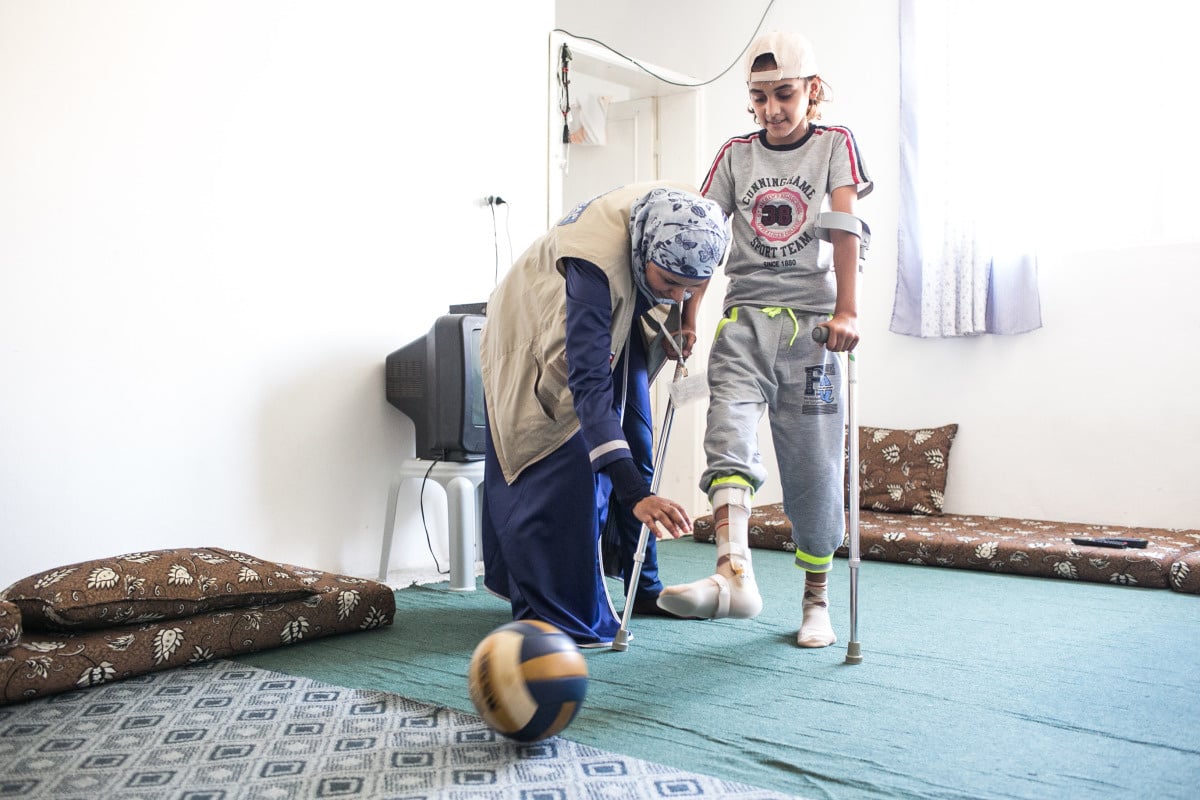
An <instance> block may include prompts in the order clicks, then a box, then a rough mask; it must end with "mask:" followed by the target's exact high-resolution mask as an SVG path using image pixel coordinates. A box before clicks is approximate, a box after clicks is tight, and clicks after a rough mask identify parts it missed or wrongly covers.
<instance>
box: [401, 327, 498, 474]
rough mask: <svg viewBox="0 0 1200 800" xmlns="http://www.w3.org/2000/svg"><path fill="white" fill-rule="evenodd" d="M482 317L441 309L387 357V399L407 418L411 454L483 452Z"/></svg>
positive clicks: (477, 455)
mask: <svg viewBox="0 0 1200 800" xmlns="http://www.w3.org/2000/svg"><path fill="white" fill-rule="evenodd" d="M452 309H453V307H452ZM484 319H485V317H484V316H483V315H482V314H474V313H450V314H444V315H442V316H441V317H438V319H437V320H436V321H435V322H434V323H433V327H432V328H430V329H429V332H428V333H426V334H424V335H423V336H420V337H418V338H417V339H414V340H413V341H411V342H409V343H408V344H407V345H405V346H404V347H401V348H400V349H399V350H397V351H395V352H394V353H392V354H390V355H389V356H388V357H387V362H386V374H387V378H386V391H387V399H388V402H389V403H391V404H392V405H393V406H395V407H396V408H398V409H400V410H401V411H402V412H404V414H405V415H406V416H407V417H408V418H409V419H411V420H412V421H413V425H414V427H415V428H416V439H417V452H416V456H417V458H425V459H429V460H431V461H433V460H436V461H479V460H480V459H482V458H483V455H484V436H485V435H486V433H485V429H484V410H483V378H482V376H481V375H480V372H479V336H480V333H481V332H482V331H483V322H484Z"/></svg>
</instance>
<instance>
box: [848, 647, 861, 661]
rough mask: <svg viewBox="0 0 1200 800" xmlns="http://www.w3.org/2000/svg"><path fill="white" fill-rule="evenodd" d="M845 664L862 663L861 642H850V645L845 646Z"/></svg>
mask: <svg viewBox="0 0 1200 800" xmlns="http://www.w3.org/2000/svg"><path fill="white" fill-rule="evenodd" d="M846 663H847V664H861V663H862V642H851V643H850V644H848V645H846Z"/></svg>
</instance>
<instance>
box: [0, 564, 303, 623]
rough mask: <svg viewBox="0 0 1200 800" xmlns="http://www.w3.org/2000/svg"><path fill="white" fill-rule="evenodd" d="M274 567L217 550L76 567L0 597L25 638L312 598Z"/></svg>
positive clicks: (37, 577) (28, 582)
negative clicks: (14, 612)
mask: <svg viewBox="0 0 1200 800" xmlns="http://www.w3.org/2000/svg"><path fill="white" fill-rule="evenodd" d="M312 594H313V591H312V589H310V588H308V587H307V586H305V585H304V584H303V583H301V582H300V581H299V580H297V579H296V578H295V577H293V576H292V575H291V574H289V573H288V572H287V570H285V569H284V568H283V567H282V566H280V565H279V564H275V563H273V562H271V561H264V560H262V559H259V558H255V557H253V556H248V555H246V554H245V553H237V552H233V551H230V550H222V549H220V548H217V547H202V548H180V549H176V550H155V551H151V552H145V553H128V554H126V555H122V556H113V557H112V558H101V559H95V560H92V561H83V562H80V563H78V564H71V565H68V566H65V567H59V568H57V569H53V570H50V571H49V572H43V573H38V574H35V575H31V576H29V577H27V578H23V579H21V580H19V581H17V582H16V583H14V584H13V585H12V586H10V587H8V588H7V589H5V590H4V592H3V593H0V600H7V601H9V602H11V603H13V604H15V605H16V606H17V607H18V608H20V609H21V620H22V623H23V624H24V626H25V630H26V631H43V630H44V631H54V630H82V629H94V628H110V627H112V626H114V625H126V624H133V623H140V622H149V621H152V620H160V619H177V618H180V617H187V616H191V615H192V614H195V613H198V612H201V611H212V610H217V609H222V608H232V607H241V606H252V605H259V604H262V603H266V602H281V601H284V600H294V599H297V598H301V597H307V596H309V595H312Z"/></svg>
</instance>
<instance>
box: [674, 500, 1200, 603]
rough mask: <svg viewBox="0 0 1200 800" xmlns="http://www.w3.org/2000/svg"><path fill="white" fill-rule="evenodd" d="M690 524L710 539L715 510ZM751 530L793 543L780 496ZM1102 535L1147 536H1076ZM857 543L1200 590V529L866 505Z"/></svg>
mask: <svg viewBox="0 0 1200 800" xmlns="http://www.w3.org/2000/svg"><path fill="white" fill-rule="evenodd" d="M692 531H693V532H692V535H693V537H694V538H695V540H696V541H698V542H713V541H715V539H716V530H715V525H714V523H713V517H712V515H711V514H708V515H705V516H703V517H699V518H698V519H696V520H694V522H693V524H692ZM749 534H750V535H749V544H750V547H751V548H754V549H764V550H786V551H792V550H795V549H796V546H795V545H794V544H793V543H792V524H791V522H789V521H788V518H787V516H786V515H785V514H784V513H783V504H782V503H771V504H768V505H764V506H761V507H760V508H756V509H754V511H753V512H752V513H751V515H750V531H749ZM1106 537H1115V538H1135V539H1145V540H1146V547H1144V548H1136V547H1131V548H1127V549H1112V548H1106V547H1096V546H1091V545H1080V544H1077V543H1075V542H1074V541H1073V540H1074V539H1077V538H1078V539H1096V538H1106ZM848 543H849V524H848V523H847V533H846V538H845V539H844V540H843V543H842V546H841V547H840V548H838V550H837V553H836V555H839V556H842V557H845V556H847V555H848V550H849V548H848ZM859 547H860V555H861V557H862V558H863V559H864V560H872V561H891V562H893V563H900V564H921V565H926V566H933V567H950V568H955V569H973V570H981V571H987V572H1006V573H1011V574H1015V575H1030V576H1035V577H1041V578H1063V579H1066V580H1077V581H1093V582H1097V583H1111V584H1115V585H1119V586H1140V587H1145V588H1156V589H1168V588H1169V589H1173V590H1175V591H1177V592H1186V593H1189V594H1200V530H1190V529H1189V530H1183V529H1177V528H1136V527H1129V526H1120V525H1092V524H1085V523H1073V522H1052V521H1047V520H1029V519H1017V518H1009V517H988V516H977V515H970V514H939V515H920V514H891V513H887V512H882V511H872V510H870V509H863V510H862V511H861V512H860V514H859Z"/></svg>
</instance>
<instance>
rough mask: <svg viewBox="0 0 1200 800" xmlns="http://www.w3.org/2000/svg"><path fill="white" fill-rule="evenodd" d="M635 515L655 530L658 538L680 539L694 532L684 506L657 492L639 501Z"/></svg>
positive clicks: (634, 511)
mask: <svg viewBox="0 0 1200 800" xmlns="http://www.w3.org/2000/svg"><path fill="white" fill-rule="evenodd" d="M633 515H634V516H635V517H637V518H638V521H639V522H641V523H642V524H643V525H645V526H647V527H648V528H650V530H652V531H654V537H655V538H656V539H666V538H671V539H678V538H679V537H680V536H686V535H687V534H689V533H691V532H692V520H691V518H690V517H688V513H687V512H686V511H684V510H683V506H681V505H679V503H676V502H675V501H674V500H668V499H667V498H665V497H661V496H659V495H656V494H652V495H650V496H649V497H643V498H642V499H641V500H640V501H638V504H637V505H636V506H634V507H633Z"/></svg>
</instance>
